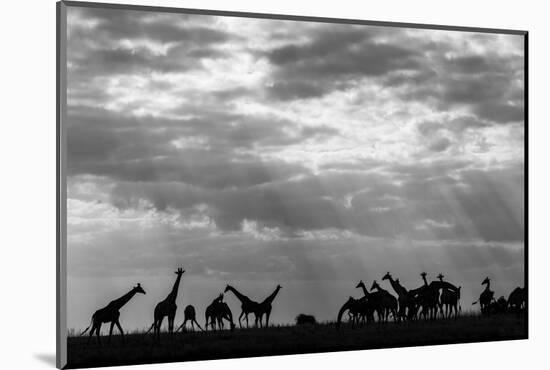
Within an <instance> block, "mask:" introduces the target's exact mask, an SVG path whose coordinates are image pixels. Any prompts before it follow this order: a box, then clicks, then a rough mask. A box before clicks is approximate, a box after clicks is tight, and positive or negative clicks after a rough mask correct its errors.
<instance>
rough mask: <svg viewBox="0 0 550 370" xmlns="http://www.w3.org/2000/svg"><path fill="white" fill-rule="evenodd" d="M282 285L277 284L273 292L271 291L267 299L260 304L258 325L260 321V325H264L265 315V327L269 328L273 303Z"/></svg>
mask: <svg viewBox="0 0 550 370" xmlns="http://www.w3.org/2000/svg"><path fill="white" fill-rule="evenodd" d="M281 288H282V287H281V286H280V285H277V287H276V288H275V290H274V291H273V293H271V294H270V295H269V296H268V297H267V298H266V299H264V300H263V301H262V302H261V303H260V304H259V306H258V311H257V313H256V326H258V322H259V323H260V327H261V326H262V318H263V315H265V316H266V317H265V327H266V328H267V327H268V326H269V316H270V315H271V309H272V303H273V300H274V299H275V297H276V296H277V294H278V293H279V291H280V290H281Z"/></svg>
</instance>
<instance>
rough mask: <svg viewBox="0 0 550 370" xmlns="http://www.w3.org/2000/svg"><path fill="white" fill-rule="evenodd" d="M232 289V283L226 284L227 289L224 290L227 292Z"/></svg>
mask: <svg viewBox="0 0 550 370" xmlns="http://www.w3.org/2000/svg"><path fill="white" fill-rule="evenodd" d="M230 290H231V285H229V284H227V285H226V286H225V290H224V291H223V292H224V293H227V292H229V291H230Z"/></svg>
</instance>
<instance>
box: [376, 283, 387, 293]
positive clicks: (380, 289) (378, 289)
mask: <svg viewBox="0 0 550 370" xmlns="http://www.w3.org/2000/svg"><path fill="white" fill-rule="evenodd" d="M374 289H376V291H377V292H379V293H380V292H385V290H384V289H382V288H381V287H380V285H377V286H375V287H374Z"/></svg>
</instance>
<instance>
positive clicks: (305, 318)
mask: <svg viewBox="0 0 550 370" xmlns="http://www.w3.org/2000/svg"><path fill="white" fill-rule="evenodd" d="M306 324H311V325H315V324H317V320H315V316H313V315H306V314H303V313H301V314H299V315H298V316H296V325H306Z"/></svg>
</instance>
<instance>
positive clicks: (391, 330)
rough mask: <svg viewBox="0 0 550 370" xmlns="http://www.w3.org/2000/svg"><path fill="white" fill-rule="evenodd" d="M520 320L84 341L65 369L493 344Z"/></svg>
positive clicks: (512, 333)
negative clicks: (406, 347) (328, 352)
mask: <svg viewBox="0 0 550 370" xmlns="http://www.w3.org/2000/svg"><path fill="white" fill-rule="evenodd" d="M526 337H527V328H526V325H525V320H524V319H523V318H518V317H516V316H515V315H503V316H492V317H480V316H465V317H460V318H458V319H456V320H455V319H448V320H436V321H415V322H409V323H387V324H383V325H378V324H371V325H369V326H365V327H362V328H355V329H352V328H351V327H350V326H349V325H343V326H342V327H341V328H340V329H338V330H337V329H336V327H335V325H334V324H333V323H325V324H319V325H315V326H280V327H270V328H268V329H242V330H238V329H237V330H235V331H234V332H229V331H222V332H220V331H219V332H206V333H205V332H195V333H191V332H187V333H178V334H175V335H173V336H169V335H168V334H163V335H162V336H161V339H160V342H155V341H153V338H152V336H151V335H144V334H141V333H134V334H129V335H127V336H126V344H125V345H123V344H122V341H121V338H120V336H113V339H112V341H111V344H108V343H107V338H106V337H103V338H102V344H103V345H102V346H98V345H97V342H96V341H95V338H94V340H93V341H92V343H91V344H90V345H89V346H87V345H86V341H87V337H71V336H70V337H69V338H68V365H67V367H68V368H77V367H95V366H111V365H123V364H125V365H126V364H127V365H129V364H143V363H155V362H174V361H194V360H211V359H222V358H233V357H253V356H267V355H284V354H299V353H314V352H327V351H347V350H358V349H370V348H386V347H403V346H420V345H433V344H451V343H460V342H480V341H494V340H511V339H524V338H526Z"/></svg>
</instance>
